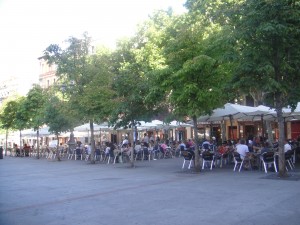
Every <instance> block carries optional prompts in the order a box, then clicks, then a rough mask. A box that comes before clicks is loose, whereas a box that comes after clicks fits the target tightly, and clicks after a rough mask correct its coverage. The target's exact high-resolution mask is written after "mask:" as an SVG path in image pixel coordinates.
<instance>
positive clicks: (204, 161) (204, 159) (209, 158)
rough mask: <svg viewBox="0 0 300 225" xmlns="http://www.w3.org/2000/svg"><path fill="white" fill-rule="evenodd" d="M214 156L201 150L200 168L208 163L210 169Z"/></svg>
mask: <svg viewBox="0 0 300 225" xmlns="http://www.w3.org/2000/svg"><path fill="white" fill-rule="evenodd" d="M214 159H215V156H214V154H213V153H211V152H209V151H204V152H202V169H204V168H205V166H206V165H207V164H209V165H210V170H212V168H213V164H214Z"/></svg>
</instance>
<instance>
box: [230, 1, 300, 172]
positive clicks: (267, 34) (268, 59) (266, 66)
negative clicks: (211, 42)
mask: <svg viewBox="0 0 300 225" xmlns="http://www.w3.org/2000/svg"><path fill="white" fill-rule="evenodd" d="M226 14H227V15H228V16H229V18H230V20H229V24H228V26H230V28H231V29H232V36H230V37H228V38H229V39H231V42H232V43H235V45H236V47H235V48H233V49H234V50H236V51H235V56H233V57H232V59H234V61H235V62H236V67H235V70H234V78H233V83H234V85H235V87H238V88H239V89H240V90H242V91H243V92H244V93H247V92H250V91H251V88H253V87H255V88H256V89H258V90H261V91H263V93H264V102H265V103H266V104H268V105H269V106H271V107H273V108H275V109H276V112H277V118H278V124H279V176H281V177H284V176H286V175H287V174H286V169H285V168H286V167H285V158H284V150H283V145H284V139H285V134H284V119H283V116H282V108H283V107H286V106H289V105H290V106H292V107H295V105H296V103H297V102H298V101H299V100H300V92H299V88H300V83H299V82H295V81H297V80H298V79H299V75H300V74H299V73H300V68H299V65H300V58H299V55H300V49H299V47H298V46H299V45H300V19H299V18H300V2H299V1H293V0H280V1H278V0H269V1H264V0H258V1H250V0H245V1H242V2H241V3H240V4H237V5H236V6H235V7H234V8H232V9H228V10H227V11H226Z"/></svg>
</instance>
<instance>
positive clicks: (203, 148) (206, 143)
mask: <svg viewBox="0 0 300 225" xmlns="http://www.w3.org/2000/svg"><path fill="white" fill-rule="evenodd" d="M209 148H210V143H209V141H208V140H206V139H204V141H203V143H202V150H209Z"/></svg>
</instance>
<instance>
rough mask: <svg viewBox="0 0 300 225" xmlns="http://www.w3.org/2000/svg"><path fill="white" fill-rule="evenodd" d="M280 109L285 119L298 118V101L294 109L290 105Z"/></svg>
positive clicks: (299, 113) (299, 116)
mask: <svg viewBox="0 0 300 225" xmlns="http://www.w3.org/2000/svg"><path fill="white" fill-rule="evenodd" d="M282 111H283V117H284V118H285V121H292V120H300V102H298V104H297V106H296V108H295V110H294V111H292V109H291V108H290V107H287V108H283V109H282Z"/></svg>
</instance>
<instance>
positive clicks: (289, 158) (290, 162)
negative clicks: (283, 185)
mask: <svg viewBox="0 0 300 225" xmlns="http://www.w3.org/2000/svg"><path fill="white" fill-rule="evenodd" d="M293 155H294V152H293V150H289V151H287V152H286V153H284V156H285V162H286V164H287V165H289V167H290V169H291V170H293V169H294V168H295V165H294V163H293ZM286 169H287V168H286ZM287 171H288V169H287Z"/></svg>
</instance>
